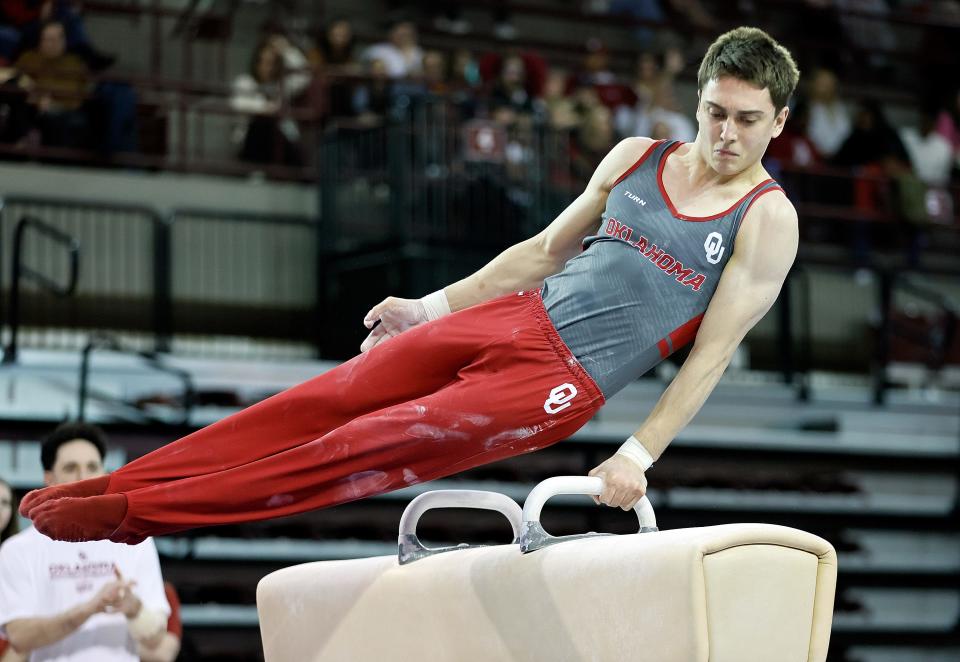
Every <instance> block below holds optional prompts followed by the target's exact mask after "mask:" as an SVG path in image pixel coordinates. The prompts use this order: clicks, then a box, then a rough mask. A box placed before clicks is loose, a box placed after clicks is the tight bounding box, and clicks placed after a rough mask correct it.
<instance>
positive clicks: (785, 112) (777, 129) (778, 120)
mask: <svg viewBox="0 0 960 662" xmlns="http://www.w3.org/2000/svg"><path fill="white" fill-rule="evenodd" d="M789 116H790V107H789V106H784V107H783V108H781V109H780V112H779V113H777V116H776V117H774V118H773V136H772V137H774V138H776V137H777V136H779V135H780V134H781V133H782V132H783V126H784V125H785V124H786V123H787V117H789Z"/></svg>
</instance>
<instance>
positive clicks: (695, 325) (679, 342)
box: [657, 313, 703, 359]
mask: <svg viewBox="0 0 960 662" xmlns="http://www.w3.org/2000/svg"><path fill="white" fill-rule="evenodd" d="M702 321H703V313H700V314H699V315H697V316H696V317H694V318H693V319H690V320H687V321H686V322H684V323H683V324H681V325H680V326H678V327H677V328H676V329H674V330H673V331H671V332H670V333H668V334H667V338H669V339H670V342H669V343H668V342H667V338H661V339H660V340H659V341H658V342H657V349H659V350H660V358H662V359H665V358H667V357H668V356H670V354H672V353H673V352H675V351H677V350H678V349H680V348H681V347H684V346H685V345H688V344H690V342H691V341H692V340H693V339H694V338H696V337H697V331H698V330H699V329H700V322H702ZM671 346H672V347H673V349H671Z"/></svg>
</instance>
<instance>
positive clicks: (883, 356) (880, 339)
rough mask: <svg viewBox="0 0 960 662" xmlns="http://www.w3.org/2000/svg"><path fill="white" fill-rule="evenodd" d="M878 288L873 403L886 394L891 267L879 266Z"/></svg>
mask: <svg viewBox="0 0 960 662" xmlns="http://www.w3.org/2000/svg"><path fill="white" fill-rule="evenodd" d="M877 271H878V273H879V275H880V288H879V291H878V301H877V303H878V305H879V307H880V310H878V311H877V313H878V317H879V320H880V328H879V330H878V332H877V347H876V354H875V356H874V366H873V403H874V404H875V405H882V404H883V403H884V402H885V401H886V396H887V385H888V380H887V364H888V363H889V362H890V307H891V306H892V305H893V282H894V279H895V275H894V272H893V269H892V268H880V269H878V270H877Z"/></svg>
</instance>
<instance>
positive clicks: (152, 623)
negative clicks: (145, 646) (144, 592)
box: [127, 605, 167, 641]
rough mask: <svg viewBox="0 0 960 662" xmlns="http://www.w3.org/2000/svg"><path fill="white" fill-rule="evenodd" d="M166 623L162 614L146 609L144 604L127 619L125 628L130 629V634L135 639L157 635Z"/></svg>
mask: <svg viewBox="0 0 960 662" xmlns="http://www.w3.org/2000/svg"><path fill="white" fill-rule="evenodd" d="M166 625H167V619H166V618H164V616H163V614H161V613H160V612H157V611H153V610H151V609H147V606H146V605H142V606H141V607H140V611H139V612H138V613H137V615H136V616H135V617H133V618H131V619H128V620H127V629H128V630H130V634H132V635H133V638H134V639H136V640H137V641H143V640H144V639H150V638H151V637H155V636H157V634H158V633H159V632H161V631H162V630H163V629H164V628H165V627H166Z"/></svg>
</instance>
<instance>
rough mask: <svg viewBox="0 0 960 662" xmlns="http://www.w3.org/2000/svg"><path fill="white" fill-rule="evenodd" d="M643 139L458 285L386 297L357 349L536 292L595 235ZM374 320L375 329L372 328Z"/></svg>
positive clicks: (611, 156)
mask: <svg viewBox="0 0 960 662" xmlns="http://www.w3.org/2000/svg"><path fill="white" fill-rule="evenodd" d="M652 142H653V141H651V140H650V139H649V138H627V139H626V140H623V141H621V142H620V143H619V144H617V146H616V147H614V148H613V149H612V150H610V153H608V154H607V155H606V156H605V157H604V159H603V161H601V163H600V165H599V166H597V169H596V171H595V172H594V173H593V176H592V177H591V178H590V182H589V183H588V184H587V187H586V189H585V190H584V191H583V193H581V194H580V195H579V196H578V197H577V199H576V200H574V201H573V202H572V203H570V205H569V206H568V207H567V208H566V209H564V210H563V212H561V213H560V215H559V216H557V218H556V219H554V220H553V222H551V223H550V225H548V226H547V227H546V228H544V229H543V230H542V231H541V232H539V233H538V234H536V235H535V236H533V237H530V238H529V239H526V240H524V241H521V242H520V243H519V244H514V245H513V246H511V247H510V248H508V249H506V250H505V251H503V252H502V253H500V255H498V256H497V257H495V258H494V259H493V260H491V261H490V262H489V263H487V264H486V265H485V266H483V267H481V268H480V269H479V270H478V271H476V272H475V273H473V274H471V275H470V276H467V277H466V278H464V279H463V280H459V281H457V282H456V283H453V284H451V285H448V286H447V287H445V288H443V289H442V290H439V291H437V292H434V293H433V294H430V295H427V296H426V297H424V298H423V299H399V298H396V297H388V298H386V299H384V300H383V301H381V302H380V303H378V304H377V305H376V306H374V307H373V308H372V309H371V310H370V312H369V313H367V315H366V317H364V320H363V322H364V324H365V325H366V327H367V328H368V329H372V330H371V331H370V335H369V336H367V339H366V340H364V342H363V344H362V345H361V346H360V351H361V352H363V351H366V350H368V349H370V348H371V347H373V346H375V345H376V344H377V343H379V342H380V341H381V340H384V339H386V338H388V337H391V336H395V335H397V334H398V333H401V332H403V331H405V330H406V329H408V328H410V327H412V326H416V325H417V324H420V323H422V322H426V321H429V320H431V319H436V318H437V317H440V316H441V315H443V314H446V313H448V312H453V311H456V310H462V309H464V308H469V307H470V306H473V305H475V304H478V303H482V302H484V301H488V300H490V299H495V298H496V297H499V296H503V295H505V294H510V293H511V292H517V291H519V290H532V289H536V288H538V287H540V285H542V284H543V281H544V279H545V278H547V277H548V276H552V275H553V274H555V273H557V272H559V271H560V270H561V269H563V265H564V264H566V262H567V260H569V259H570V258H571V257H573V256H574V255H576V254H577V252H579V250H580V244H581V242H582V241H583V238H584V237H585V236H587V235H588V234H589V233H590V231H591V230H593V229H595V228H596V226H597V223H598V222H599V219H600V215H601V214H602V213H603V209H604V207H605V206H606V204H607V195H608V194H609V193H610V189H612V188H613V185H614V184H615V183H616V180H617V178H619V177H620V175H621V174H623V172H624V171H625V170H627V168H629V167H630V166H631V165H633V164H634V163H635V162H636V160H637V159H638V158H639V157H640V156H641V155H642V154H643V153H644V152H645V151H646V150H647V148H648V147H649V146H650V145H651V144H652ZM377 320H380V324H379V325H377V324H376V322H377Z"/></svg>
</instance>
